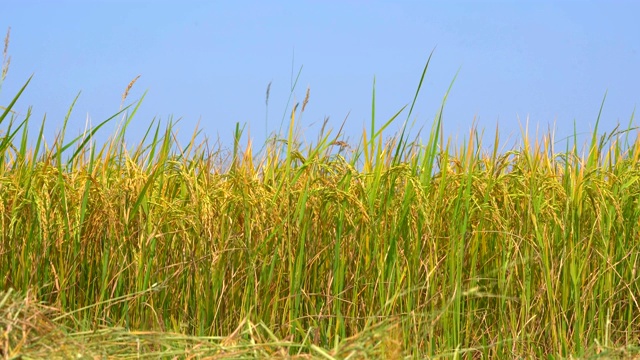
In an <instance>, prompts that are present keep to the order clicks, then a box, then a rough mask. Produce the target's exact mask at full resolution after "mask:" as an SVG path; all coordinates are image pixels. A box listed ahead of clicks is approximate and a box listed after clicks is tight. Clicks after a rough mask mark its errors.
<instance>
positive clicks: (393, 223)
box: [0, 61, 640, 358]
mask: <svg viewBox="0 0 640 360" xmlns="http://www.w3.org/2000/svg"><path fill="white" fill-rule="evenodd" d="M428 66H429V61H427V65H426V66H425V69H424V72H423V74H422V77H421V78H420V82H419V85H418V88H417V91H416V95H415V98H414V99H413V102H412V103H411V106H410V107H409V109H408V111H407V112H406V114H407V115H406V119H407V121H405V125H404V126H401V130H400V131H399V132H398V133H397V134H395V135H393V136H391V137H390V138H387V139H384V138H383V131H384V130H385V129H387V128H388V127H389V125H390V124H392V123H395V122H398V121H400V120H399V119H400V116H401V115H403V114H404V113H403V110H404V109H403V110H400V111H399V112H398V113H397V114H396V115H395V116H394V117H392V118H391V119H386V120H385V121H384V122H383V123H382V124H380V123H379V121H378V119H376V117H375V85H374V92H373V95H372V104H373V106H372V118H371V123H370V128H369V129H366V130H363V132H362V136H361V138H360V139H359V143H347V142H346V141H345V140H344V138H343V134H342V133H341V131H337V132H334V131H332V130H330V129H325V128H323V131H322V132H321V133H320V134H319V136H318V139H317V140H316V141H315V142H310V143H304V142H303V141H302V140H301V137H300V136H299V132H298V131H297V129H298V127H297V124H298V123H297V120H298V119H299V117H300V116H301V115H302V112H303V111H304V106H302V107H300V108H299V110H298V107H296V106H294V107H293V109H292V110H291V111H290V112H289V113H288V115H287V120H288V123H289V125H288V128H287V129H286V132H285V133H283V134H280V135H277V136H275V137H274V138H273V139H272V140H273V141H267V143H266V144H265V146H264V147H263V150H262V151H260V152H258V153H254V150H253V149H254V146H253V144H252V142H251V139H247V140H246V142H244V140H243V136H242V135H243V130H242V128H241V126H240V125H238V126H237V127H236V131H235V133H234V134H232V140H233V148H232V149H229V150H226V148H225V147H224V145H222V144H221V143H218V144H217V145H216V146H212V145H211V144H209V143H208V142H207V141H206V140H205V141H202V142H198V141H196V138H197V135H198V133H199V131H198V130H196V131H194V135H193V137H192V140H191V141H190V142H188V143H187V144H179V143H177V142H176V141H175V136H174V133H175V130H176V129H175V124H173V123H171V122H169V123H168V124H166V125H162V124H160V123H159V122H152V123H151V124H150V125H149V127H148V129H147V131H146V134H145V136H144V138H143V140H142V141H141V142H140V143H139V144H137V145H135V146H132V147H129V146H127V144H126V142H125V139H126V132H127V129H128V127H129V124H130V123H131V121H132V119H133V118H134V116H135V114H136V111H137V109H138V108H139V106H141V103H142V99H140V100H139V101H136V102H134V103H132V104H131V105H129V106H126V107H123V108H122V109H121V110H120V111H119V112H117V113H116V114H115V115H114V116H113V117H111V118H109V119H106V120H105V121H103V122H102V123H99V124H98V126H96V127H95V128H92V129H89V130H87V131H86V132H85V133H84V134H82V135H80V136H77V137H73V138H71V139H68V137H67V134H66V125H67V123H68V120H69V118H70V116H71V114H72V111H73V106H71V108H70V109H69V114H68V115H67V117H66V118H65V119H64V121H63V122H62V124H63V126H62V130H61V131H60V133H59V134H58V135H57V136H56V137H55V139H54V140H53V142H52V143H48V142H46V141H45V140H44V139H43V128H44V120H42V122H41V126H40V132H39V134H38V136H37V138H36V144H35V146H34V147H30V146H29V139H30V138H29V134H28V129H29V126H28V125H29V123H30V122H31V121H33V119H32V118H31V115H30V113H27V114H26V115H25V116H23V117H19V116H17V115H16V114H14V113H12V112H11V109H12V108H13V106H14V104H15V102H16V101H17V99H18V98H19V97H20V95H21V93H22V92H23V91H24V90H25V88H26V87H27V86H28V81H27V82H26V84H25V85H24V87H23V88H22V89H21V90H20V92H19V93H18V94H17V95H16V96H15V97H14V98H13V99H12V101H11V102H10V103H9V104H7V106H6V107H5V108H3V113H2V115H1V117H0V124H1V125H2V129H3V130H2V133H0V158H1V159H2V162H1V166H0V274H3V275H2V277H0V286H1V289H4V292H3V293H2V294H3V295H2V299H1V301H0V322H2V324H3V331H5V333H6V334H8V335H7V336H5V337H4V338H3V340H1V341H2V343H1V344H0V349H1V350H2V355H3V356H5V357H10V356H13V355H16V354H20V353H25V354H28V351H31V354H32V356H36V357H37V356H44V355H43V354H46V352H48V351H49V352H51V353H55V354H58V355H57V356H61V357H65V356H69V354H74V352H75V353H77V354H80V353H83V354H92V355H91V356H103V357H109V358H110V357H113V358H118V357H126V356H132V355H136V354H137V355H141V354H147V355H148V356H155V357H166V358H172V357H175V356H184V357H189V356H200V357H208V356H210V357H224V356H228V357H243V358H246V357H253V358H265V357H272V356H279V357H314V358H315V357H317V358H346V357H357V358H360V357H374V358H397V357H412V358H423V357H454V358H459V357H463V358H479V357H487V358H496V357H501V358H514V357H527V358H529V357H545V356H550V357H556V356H559V357H590V356H619V357H624V356H631V355H632V354H636V356H637V354H640V352H639V351H638V349H639V348H638V346H639V342H640V306H639V305H638V297H639V294H640V280H639V275H638V271H637V269H638V264H639V263H640V259H639V256H640V162H639V160H640V136H639V135H640V133H638V131H637V130H636V129H634V128H632V127H631V124H633V115H632V117H631V120H630V125H629V127H628V128H627V129H625V130H618V129H614V131H612V132H610V133H606V134H603V135H601V134H600V133H598V130H597V128H596V129H595V130H594V132H593V137H592V139H591V142H590V143H589V144H587V146H585V147H583V146H581V145H580V144H578V143H577V140H576V141H574V143H573V144H571V145H570V146H568V147H567V148H566V149H564V150H563V151H557V150H556V149H555V144H556V139H554V136H553V133H547V134H540V135H538V134H536V135H534V136H532V135H530V134H529V133H528V130H527V129H525V130H523V132H522V134H521V140H522V141H521V144H520V145H519V146H516V147H514V148H513V149H510V150H508V151H500V150H499V149H498V144H499V130H498V129H496V133H495V137H494V138H493V139H490V142H489V143H488V145H487V143H485V137H484V135H483V133H482V132H481V131H479V130H478V129H476V128H473V129H472V130H471V131H470V134H469V136H468V140H465V141H464V142H462V143H461V144H453V143H452V142H451V140H449V139H445V138H443V137H442V130H441V129H442V123H443V121H445V120H444V118H443V110H444V108H445V104H446V97H447V95H445V97H444V99H443V101H442V107H441V110H440V111H439V113H438V115H437V116H436V118H435V119H434V121H433V125H432V127H431V130H430V132H429V133H428V134H426V137H424V136H423V137H418V138H416V139H414V140H410V139H409V138H408V135H407V134H409V133H410V131H409V129H408V127H407V125H406V124H408V123H409V120H410V119H411V112H412V109H413V105H414V104H415V101H416V99H417V97H418V94H419V91H420V85H421V84H422V80H423V79H424V77H425V75H426V73H427V69H428ZM134 82H135V80H134V81H133V82H132V83H131V84H130V85H129V87H127V92H128V90H129V89H130V87H131V86H132V85H133V83H134ZM452 85H453V83H452ZM447 94H448V92H447ZM307 95H308V93H307ZM124 98H126V95H125V96H123V101H124ZM308 100H309V99H308V96H307V98H306V99H305V104H306V101H308ZM403 117H404V116H403ZM117 120H119V121H120V126H119V127H118V130H117V131H116V132H115V133H114V134H113V135H112V136H111V138H110V140H109V141H107V142H105V143H103V144H98V143H96V141H95V140H94V139H93V136H94V135H95V133H96V132H97V131H98V130H99V129H100V128H101V127H103V126H104V125H105V124H106V123H108V122H112V121H117ZM422 139H426V142H425V141H423V140H422ZM10 289H15V290H16V291H17V293H19V294H23V295H21V296H17V295H16V293H15V292H12V291H13V290H10ZM29 299H31V300H29ZM21 309H28V311H27V310H21ZM34 309H35V310H34ZM38 309H39V310H38ZM45 310H46V311H45ZM29 314H32V315H29ZM29 324H46V329H50V328H51V327H53V329H56V330H55V331H54V330H47V331H46V332H45V333H41V334H37V336H32V337H28V336H26V335H24V334H27V333H28V334H32V335H33V334H35V333H37V332H38V331H40V330H41V329H42V328H43V327H42V326H40V327H38V326H32V327H29V326H30V325H29ZM12 329H13V330H12ZM20 329H21V330H20ZM24 329H27V330H24ZM28 329H31V330H28ZM38 329H40V330H38ZM18 330H19V331H18ZM12 331H13V332H12ZM25 331H26V332H25ZM30 331H31V332H30ZM21 334H22V335H21ZM56 344H57V345H56ZM69 347H72V349H73V350H69ZM123 349H124V350H123ZM180 349H181V350H180ZM69 351H71V352H69ZM33 354H35V355H33ZM87 356H88V355H87Z"/></svg>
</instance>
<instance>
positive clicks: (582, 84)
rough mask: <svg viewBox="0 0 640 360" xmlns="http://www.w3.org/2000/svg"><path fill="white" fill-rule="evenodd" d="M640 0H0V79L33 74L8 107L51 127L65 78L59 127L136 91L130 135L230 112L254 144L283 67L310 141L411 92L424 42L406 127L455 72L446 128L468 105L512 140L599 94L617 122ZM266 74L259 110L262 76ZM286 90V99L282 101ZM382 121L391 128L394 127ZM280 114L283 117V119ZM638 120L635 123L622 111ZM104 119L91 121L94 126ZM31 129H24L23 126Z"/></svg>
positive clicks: (606, 123)
mask: <svg viewBox="0 0 640 360" xmlns="http://www.w3.org/2000/svg"><path fill="white" fill-rule="evenodd" d="M638 4H640V3H638V2H636V1H627V2H621V1H611V2H609V1H608V2H600V1H566V2H560V1H531V2H527V1H493V2H480V1H477V2H476V1H473V2H471V1H470V2H461V1H453V2H451V1H446V2H445V1H435V2H431V1H364V0H344V1H319V0H318V1H280V2H276V1H225V2H222V1H192V2H188V1H184V2H177V1H174V2H166V1H116V0H114V1H55V2H54V1H44V0H43V1H28V0H23V1H17V0H15V1H5V2H3V4H2V15H0V32H2V33H3V34H4V32H5V31H6V29H7V27H9V26H10V27H11V42H10V46H9V54H10V55H11V67H10V69H9V75H8V77H7V79H6V81H5V83H4V84H3V86H2V89H1V92H0V105H7V103H8V102H9V101H10V98H11V97H12V96H13V95H14V94H15V93H16V92H17V90H18V89H19V88H20V86H21V85H22V84H23V83H24V82H25V81H26V80H27V78H28V77H29V76H30V75H31V74H34V77H33V80H32V82H31V84H30V85H29V87H28V89H27V91H26V92H25V94H24V96H23V97H22V98H21V100H20V102H19V103H18V104H17V107H16V108H15V110H17V111H18V112H19V113H21V114H25V113H26V111H27V109H28V107H29V106H31V105H32V106H33V114H34V124H33V126H34V127H35V126H36V125H38V124H36V123H39V122H40V121H41V119H42V116H43V115H44V114H45V113H46V114H47V128H46V129H47V139H48V140H49V141H50V140H51V139H52V138H53V134H54V132H55V131H56V129H59V128H60V127H61V124H62V119H63V118H64V115H65V114H66V111H67V109H68V107H69V105H70V104H71V102H72V100H73V99H74V97H75V96H76V95H77V94H78V92H80V91H81V92H82V93H81V95H80V99H79V101H78V103H77V105H76V107H75V109H74V112H73V115H72V117H71V120H70V124H69V129H70V133H72V134H74V135H75V134H77V133H79V132H80V131H81V130H82V129H83V128H84V125H85V121H86V119H87V116H88V117H89V118H90V119H91V122H92V123H93V124H97V123H99V122H100V121H102V120H104V119H106V118H107V117H109V116H110V115H112V114H114V113H115V112H117V111H118V109H119V107H120V101H121V95H122V93H123V91H124V89H125V88H126V87H127V85H128V84H129V82H130V81H131V80H132V79H134V78H135V77H136V76H137V75H141V77H140V79H139V80H138V81H137V82H136V84H135V85H134V87H133V88H132V90H131V92H130V94H129V98H128V101H127V103H130V102H131V101H133V100H135V99H138V98H139V97H140V96H141V95H142V94H143V93H144V92H145V91H148V93H147V96H146V98H145V100H144V102H143V104H142V108H141V109H140V111H139V113H138V114H137V116H136V118H135V121H134V123H133V125H132V127H131V129H130V130H131V133H130V134H129V136H130V139H131V141H135V140H136V139H138V137H139V136H140V135H141V134H142V132H144V131H145V130H146V129H147V127H148V125H149V124H150V123H151V121H152V119H153V118H154V117H155V118H159V119H162V120H163V121H166V120H167V119H169V118H170V117H171V116H173V118H174V119H178V118H181V119H182V120H181V122H180V123H179V125H178V129H179V132H180V135H179V138H180V139H183V141H184V139H188V138H189V137H190V135H191V133H192V132H193V130H194V128H195V126H196V124H197V123H198V122H200V127H201V128H202V130H203V132H204V133H205V134H206V135H207V136H208V137H209V138H210V139H211V140H216V139H217V138H218V137H219V138H220V139H221V140H222V141H223V142H228V143H229V144H230V143H231V136H232V133H233V129H234V127H235V123H236V122H240V123H241V124H246V126H247V127H246V131H248V132H249V133H250V134H251V137H252V138H253V139H254V141H255V142H257V143H259V144H261V143H262V142H263V140H264V138H265V132H269V133H271V132H273V131H278V129H279V128H280V125H281V123H282V119H283V115H284V114H285V112H288V111H289V110H287V107H286V106H287V99H288V97H289V95H290V93H291V83H292V78H295V76H296V74H297V73H298V71H299V70H300V69H301V68H302V71H301V73H300V77H299V80H298V83H297V87H296V88H295V89H294V91H293V96H294V98H295V100H297V101H302V99H303V98H304V96H305V92H306V89H307V88H310V101H309V104H308V105H307V108H306V110H305V113H304V115H303V117H302V118H301V119H300V121H301V122H300V123H299V125H300V126H301V130H302V133H303V134H304V137H305V138H307V139H308V140H314V139H315V134H317V132H318V131H319V129H320V127H321V125H322V122H323V120H324V119H325V118H326V117H329V126H330V127H332V128H334V129H335V130H337V129H338V128H339V127H340V126H341V125H342V122H343V121H344V119H345V118H346V119H347V120H346V124H345V134H346V135H347V137H348V138H349V139H350V140H351V141H352V142H353V141H357V140H358V139H359V138H360V136H361V133H362V129H363V127H365V126H366V127H367V128H368V127H369V126H370V120H371V100H372V98H371V93H372V86H373V79H374V76H375V79H376V118H377V122H378V123H379V124H382V123H383V122H385V121H386V120H387V119H389V118H390V117H391V116H392V115H393V114H395V113H396V112H397V111H398V110H399V109H400V108H402V106H404V105H406V104H408V103H410V102H411V100H412V98H413V95H414V93H415V90H416V87H417V84H418V81H419V79H420V75H421V72H422V69H423V67H424V65H425V62H426V60H427V58H428V55H429V53H430V52H431V51H432V50H433V49H434V48H435V52H434V55H433V58H432V62H431V65H430V69H429V71H428V73H427V75H426V80H425V83H424V85H423V89H422V92H421V95H420V97H419V99H418V103H417V105H416V108H415V109H414V112H413V114H412V116H411V121H414V120H415V128H416V129H417V128H419V127H421V126H425V127H426V128H428V127H429V126H430V124H431V123H432V121H433V118H434V116H435V114H436V112H437V111H438V108H439V106H440V103H441V101H442V97H443V95H444V94H445V92H446V90H447V88H448V87H449V84H450V83H451V81H452V80H453V78H454V76H455V74H456V73H457V72H459V73H458V77H457V79H456V81H455V83H454V85H453V88H452V91H451V93H450V95H449V99H448V102H447V105H446V109H445V112H444V122H445V131H446V134H447V135H449V136H452V137H453V138H454V139H455V138H456V137H457V138H458V140H459V141H461V139H463V138H466V137H467V136H468V131H469V128H470V127H471V125H472V124H473V122H474V118H475V119H476V122H477V124H478V126H479V127H480V128H485V129H486V132H487V135H488V136H487V142H490V141H491V140H492V139H491V138H492V136H493V133H494V131H495V126H496V123H498V124H499V127H500V132H501V136H502V137H503V138H507V137H510V138H511V139H517V138H518V137H519V136H520V123H523V124H524V123H525V122H526V119H527V118H529V124H530V128H531V131H535V129H536V127H539V128H540V129H541V130H546V129H547V128H548V127H549V126H554V124H555V128H556V134H557V135H556V138H557V139H559V138H561V137H562V136H567V135H570V134H572V133H573V124H574V121H575V124H576V126H577V130H578V132H590V131H591V130H592V129H593V126H594V125H595V120H596V117H597V115H598V110H599V108H600V104H601V101H602V99H603V96H604V94H605V92H607V99H606V103H605V108H604V112H603V116H602V120H601V128H600V130H601V131H610V130H612V129H613V127H614V126H615V125H616V124H617V123H618V122H620V123H621V124H622V125H623V126H626V125H627V124H628V122H629V120H630V118H631V114H632V113H633V111H634V109H635V108H636V107H637V106H638V104H639V103H640V67H639V64H640V21H638V20H637V14H639V13H640V5H638ZM269 83H271V84H272V85H271V91H270V98H269V106H268V109H267V108H266V106H265V93H266V88H267V85H268V84H269ZM290 107H291V104H290V105H289V109H290ZM406 116H407V113H406V112H405V113H403V114H402V115H401V117H400V119H401V120H399V121H398V122H396V123H395V124H392V125H391V127H390V128H389V129H390V130H389V134H391V133H393V132H395V131H397V130H398V128H399V126H400V125H401V124H402V121H403V120H404V119H406ZM285 123H286V121H285ZM634 123H635V124H637V123H638V121H634ZM115 125H116V123H113V124H112V125H110V126H109V127H108V129H106V130H105V131H102V132H101V135H103V136H107V135H109V133H110V132H111V130H112V129H113V128H114V127H115ZM34 135H35V134H34Z"/></svg>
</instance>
